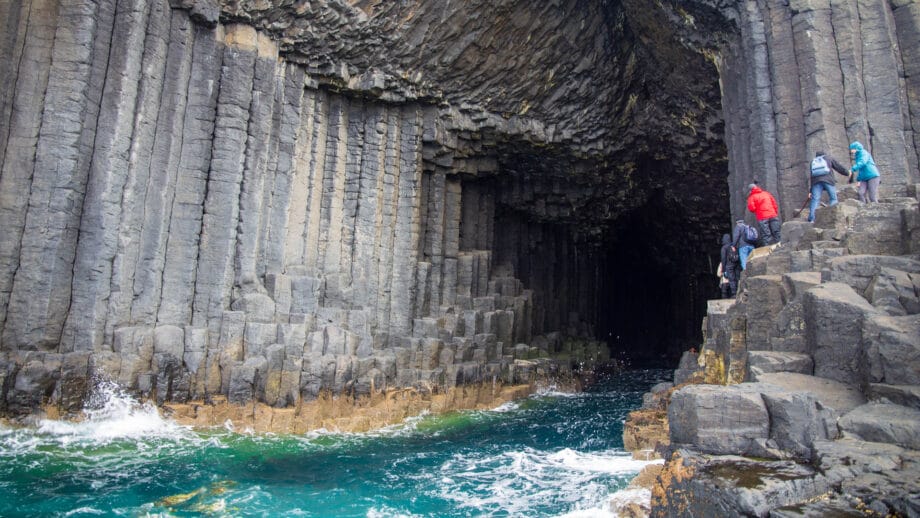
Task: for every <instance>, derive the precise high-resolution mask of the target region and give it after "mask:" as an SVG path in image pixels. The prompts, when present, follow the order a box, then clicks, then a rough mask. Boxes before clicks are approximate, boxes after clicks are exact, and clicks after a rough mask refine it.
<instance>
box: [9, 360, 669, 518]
mask: <svg viewBox="0 0 920 518" xmlns="http://www.w3.org/2000/svg"><path fill="white" fill-rule="evenodd" d="M665 376H666V372H665V371H649V370H646V371H630V372H626V373H623V374H620V375H616V376H614V377H612V378H610V379H609V380H606V381H605V382H603V383H601V384H599V385H598V386H597V387H594V388H593V389H591V390H590V391H588V392H585V393H580V394H560V393H556V392H552V391H547V392H544V393H541V394H538V395H535V396H532V397H530V398H528V399H526V400H522V401H518V402H515V403H510V404H506V405H503V406H501V407H499V408H496V409H494V410H491V411H469V412H457V413H451V414H447V415H442V416H429V415H425V416H419V417H417V418H413V419H410V420H408V421H406V422H404V423H402V424H400V425H397V426H392V427H389V428H386V429H384V430H380V431H377V432H373V433H363V434H343V433H332V432H316V433H311V434H307V435H302V436H292V435H272V434H252V433H247V432H246V431H240V430H232V428H231V427H230V426H229V425H228V426H226V427H224V428H219V429H213V430H207V431H193V430H191V429H189V428H187V427H183V426H179V425H176V424H175V423H173V422H171V421H169V420H164V419H162V418H160V416H159V415H158V414H157V412H156V410H155V409H153V408H152V407H149V406H144V405H139V404H137V403H136V402H134V401H133V400H132V399H131V398H129V397H127V396H125V395H124V394H121V393H120V392H119V391H118V390H117V389H116V388H114V387H111V386H108V387H101V388H100V389H99V391H98V392H99V398H100V404H99V406H100V408H99V409H98V410H94V411H92V412H91V413H90V416H89V419H88V420H86V421H84V422H82V423H65V422H59V421H44V422H42V423H40V424H39V425H38V426H37V427H35V428H29V429H8V428H0V516H201V515H204V516H367V517H377V516H380V517H383V516H387V517H388V516H439V517H440V516H515V517H518V516H566V515H567V516H598V515H605V514H607V515H610V512H609V510H608V509H609V502H610V500H611V498H617V497H619V496H622V495H624V494H626V493H623V492H621V493H618V491H619V490H621V489H623V488H624V487H625V486H626V484H627V483H628V482H629V480H630V479H631V478H632V477H633V476H634V475H635V474H636V473H637V472H638V471H639V470H640V469H642V467H644V466H645V465H646V464H648V463H646V462H640V461H634V460H632V459H631V457H630V456H629V455H628V454H626V453H625V452H624V451H623V449H622V438H621V435H622V422H623V419H624V418H625V416H626V414H627V413H628V412H629V411H630V410H632V409H635V408H637V407H638V406H639V405H640V402H641V396H642V393H643V392H645V391H646V390H647V389H648V388H649V387H650V386H651V385H652V384H654V383H656V382H659V381H661V380H662V379H664V377H665Z"/></svg>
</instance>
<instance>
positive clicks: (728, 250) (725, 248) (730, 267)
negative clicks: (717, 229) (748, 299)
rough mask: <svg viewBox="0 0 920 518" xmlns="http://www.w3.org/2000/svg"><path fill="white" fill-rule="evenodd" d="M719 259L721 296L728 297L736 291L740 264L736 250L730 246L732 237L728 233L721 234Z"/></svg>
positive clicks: (732, 295)
mask: <svg viewBox="0 0 920 518" xmlns="http://www.w3.org/2000/svg"><path fill="white" fill-rule="evenodd" d="M720 260H721V262H720V263H719V269H718V275H719V288H720V289H721V290H722V298H723V299H729V298H732V297H734V296H735V293H737V291H738V277H739V275H738V274H739V273H740V272H739V269H740V267H741V265H740V262H739V261H740V255H739V254H738V250H737V249H735V247H734V246H732V238H731V236H729V235H728V234H722V250H721V253H720Z"/></svg>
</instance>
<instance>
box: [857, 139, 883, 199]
mask: <svg viewBox="0 0 920 518" xmlns="http://www.w3.org/2000/svg"><path fill="white" fill-rule="evenodd" d="M850 160H852V161H853V167H852V168H850V171H852V172H853V173H856V181H857V182H859V189H858V191H857V192H858V193H859V201H861V202H863V203H868V202H872V203H878V184H879V182H880V180H881V178H880V176H881V175H880V174H879V172H878V167H877V166H876V165H875V160H873V159H872V155H871V154H869V152H868V151H866V149H865V148H864V147H863V145H862V144H860V143H859V142H853V143H852V144H850Z"/></svg>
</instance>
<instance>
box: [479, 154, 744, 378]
mask: <svg viewBox="0 0 920 518" xmlns="http://www.w3.org/2000/svg"><path fill="white" fill-rule="evenodd" d="M543 159H544V162H545V163H549V162H551V160H546V157H543ZM540 161H541V157H537V156H530V157H527V158H526V159H523V158H520V157H517V158H516V159H515V160H514V161H505V162H504V163H505V164H506V166H507V167H506V168H505V172H506V173H508V172H510V174H506V175H502V176H499V177H487V178H478V179H472V178H470V179H467V180H466V181H465V182H464V188H463V192H464V202H465V203H464V207H465V211H464V215H463V223H461V243H462V246H461V248H465V249H472V248H475V246H474V245H475V243H473V240H471V239H470V237H469V236H470V235H472V234H473V232H472V230H471V227H470V225H471V224H470V223H469V221H470V219H471V216H472V215H473V214H477V217H476V219H477V220H478V221H479V222H478V223H477V224H478V225H479V226H480V227H481V226H482V222H481V220H482V214H483V212H484V208H485V207H486V206H485V205H483V204H482V203H481V200H482V199H483V198H484V197H485V198H489V199H490V200H493V204H492V205H489V206H488V208H489V209H491V211H493V214H494V215H493V217H492V223H491V225H490V227H491V228H492V232H491V233H490V236H491V246H490V248H491V249H492V250H494V256H493V260H492V262H493V268H494V270H495V271H497V272H499V275H501V274H505V273H507V274H511V275H513V276H514V277H517V278H519V279H520V280H521V281H522V282H523V284H524V286H525V288H528V289H532V290H533V291H534V315H533V320H534V321H533V326H532V327H533V333H534V334H535V335H539V334H543V333H547V332H553V331H560V332H562V333H563V334H566V335H569V336H581V337H590V338H594V339H597V340H600V341H603V342H606V343H607V344H608V346H609V347H610V351H611V357H613V358H617V359H619V360H622V361H624V362H625V363H626V364H627V365H629V366H631V367H674V366H676V364H677V361H678V360H679V358H680V355H681V353H682V352H683V351H685V350H688V349H690V348H691V347H697V348H698V347H699V346H700V343H701V340H702V332H701V327H700V322H701V320H702V317H703V316H704V315H705V312H706V301H707V300H708V299H711V298H717V297H718V287H717V282H716V279H715V276H714V275H713V273H714V271H715V269H716V265H717V264H718V250H719V249H718V246H717V245H716V242H717V237H718V234H719V232H718V224H719V222H721V221H728V220H729V218H728V207H727V203H726V204H722V206H719V205H718V204H713V206H714V207H715V208H714V209H713V210H711V211H709V212H708V213H707V214H705V217H702V218H701V217H700V215H698V214H697V215H691V214H689V211H690V210H691V209H688V207H687V204H686V203H684V200H681V199H678V198H676V197H675V196H674V195H673V189H670V188H668V187H662V186H659V187H653V188H646V187H637V188H635V189H634V190H633V191H631V197H630V199H629V200H628V201H623V202H621V205H622V206H623V207H625V208H623V209H620V208H619V207H605V206H604V205H603V204H601V205H598V203H599V200H598V199H596V198H592V197H591V196H587V197H583V195H584V193H585V192H586V184H581V183H579V182H578V181H571V180H569V181H566V180H565V179H562V178H554V177H552V176H551V175H550V176H548V177H547V176H535V175H534V174H520V173H519V172H518V173H516V172H515V170H519V168H520V165H521V164H525V163H527V164H533V163H534V162H540ZM529 171H531V173H532V172H533V170H532V169H530V170H529ZM595 173H598V172H597V171H595ZM658 173H660V171H658ZM589 176H590V175H589ZM602 176H603V175H601V176H599V177H598V178H599V179H598V183H597V184H595V185H594V186H593V187H591V188H588V192H590V193H591V194H592V196H596V194H595V193H596V192H597V191H598V190H599V188H598V187H597V185H599V184H601V183H603V180H602V179H600V178H601V177H602ZM648 176H649V177H651V178H654V177H656V174H651V175H648ZM600 191H601V192H602V191H603V190H602V189H600ZM474 192H475V193H476V194H475V195H473V196H470V198H474V199H477V200H480V202H479V203H476V204H468V203H466V202H467V199H466V198H467V195H468V194H469V193H474ZM615 197H616V196H615V195H611V196H609V197H608V198H607V202H609V203H616V200H615V199H614V198H615ZM484 244H485V243H479V244H478V245H480V246H481V245H484Z"/></svg>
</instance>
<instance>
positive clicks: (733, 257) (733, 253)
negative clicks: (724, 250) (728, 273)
mask: <svg viewBox="0 0 920 518" xmlns="http://www.w3.org/2000/svg"><path fill="white" fill-rule="evenodd" d="M739 261H741V256H739V255H738V250H736V249H735V248H734V247H732V248H731V249H729V250H728V262H729V264H735V263H737V262H739Z"/></svg>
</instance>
